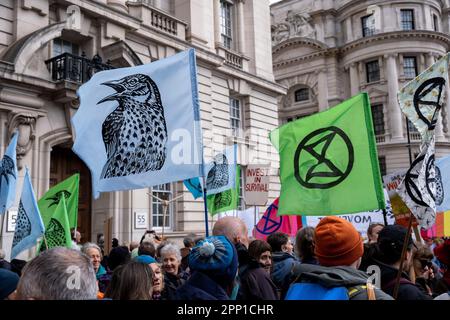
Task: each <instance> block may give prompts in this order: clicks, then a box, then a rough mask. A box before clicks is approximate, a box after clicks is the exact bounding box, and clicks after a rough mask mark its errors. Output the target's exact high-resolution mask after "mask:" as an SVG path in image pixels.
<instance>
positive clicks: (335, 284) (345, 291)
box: [286, 216, 392, 300]
mask: <svg viewBox="0 0 450 320" xmlns="http://www.w3.org/2000/svg"><path fill="white" fill-rule="evenodd" d="M314 252H315V255H316V257H317V260H318V261H319V264H320V265H319V266H317V265H312V264H297V265H295V266H294V270H293V273H294V274H295V275H296V280H295V282H294V283H293V284H291V286H290V287H289V291H288V292H287V294H286V300H392V297H391V296H389V295H387V294H386V293H384V292H383V291H381V290H380V289H378V288H376V287H374V286H373V285H372V284H371V283H369V281H368V278H369V276H368V275H367V274H366V273H365V272H363V271H360V270H358V267H359V264H360V263H361V257H362V255H363V239H362V238H361V235H360V234H359V233H358V231H357V230H356V229H355V227H354V226H353V225H352V224H351V223H350V222H348V221H347V220H345V219H342V218H339V217H335V216H329V217H325V218H323V219H321V220H320V223H319V224H318V225H317V227H316V235H315V250H314Z"/></svg>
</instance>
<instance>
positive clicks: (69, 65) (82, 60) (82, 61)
mask: <svg viewBox="0 0 450 320" xmlns="http://www.w3.org/2000/svg"><path fill="white" fill-rule="evenodd" d="M45 64H46V65H47V68H48V70H49V71H50V73H51V75H52V80H53V81H64V80H68V81H73V82H78V83H84V82H86V81H88V80H89V79H90V78H91V77H92V76H93V75H94V73H96V72H99V71H103V70H110V69H114V67H113V66H111V65H110V64H109V61H108V62H107V63H106V64H104V63H103V61H102V58H101V57H100V56H99V55H98V54H96V55H95V56H94V57H93V58H92V59H88V58H86V56H85V54H84V53H83V54H82V55H81V56H77V55H74V54H71V53H63V54H60V55H59V56H56V57H53V58H51V59H48V60H47V61H45Z"/></svg>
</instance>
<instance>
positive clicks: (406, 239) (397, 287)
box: [393, 212, 413, 299]
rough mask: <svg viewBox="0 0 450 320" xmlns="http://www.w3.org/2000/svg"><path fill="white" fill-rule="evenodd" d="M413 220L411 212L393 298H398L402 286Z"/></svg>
mask: <svg viewBox="0 0 450 320" xmlns="http://www.w3.org/2000/svg"><path fill="white" fill-rule="evenodd" d="M412 221H413V214H412V212H411V214H410V215H409V223H408V230H407V231H406V236H405V239H404V242H403V248H402V255H401V258H400V259H401V260H400V267H399V268H398V272H397V278H396V279H395V287H394V294H393V298H394V299H397V295H398V289H399V287H400V278H401V275H402V272H403V262H404V261H405V256H406V250H407V248H408V242H409V235H410V234H411V229H412V228H411V227H412Z"/></svg>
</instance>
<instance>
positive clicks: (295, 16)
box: [272, 10, 316, 45]
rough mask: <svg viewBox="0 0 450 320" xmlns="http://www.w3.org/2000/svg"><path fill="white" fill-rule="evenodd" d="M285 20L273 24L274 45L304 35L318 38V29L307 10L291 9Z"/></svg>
mask: <svg viewBox="0 0 450 320" xmlns="http://www.w3.org/2000/svg"><path fill="white" fill-rule="evenodd" d="M285 21H286V23H285V22H281V23H278V24H274V25H272V42H273V44H274V45H277V44H278V43H280V42H282V41H284V40H287V39H290V38H294V37H303V38H309V39H316V30H315V29H314V23H313V19H312V17H311V16H310V15H309V13H307V12H306V11H301V12H297V13H295V12H293V11H292V10H289V11H288V12H287V17H286V19H285Z"/></svg>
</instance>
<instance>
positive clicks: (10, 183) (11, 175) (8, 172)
mask: <svg viewBox="0 0 450 320" xmlns="http://www.w3.org/2000/svg"><path fill="white" fill-rule="evenodd" d="M18 135H19V133H18V132H17V131H16V132H15V133H14V135H13V137H12V138H11V142H10V143H9V145H8V147H7V148H6V152H5V154H4V155H3V158H2V160H1V161H0V214H3V213H5V212H6V210H8V209H9V208H11V206H12V205H13V204H14V200H15V198H16V183H17V175H18V173H17V159H16V147H17V138H18Z"/></svg>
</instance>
